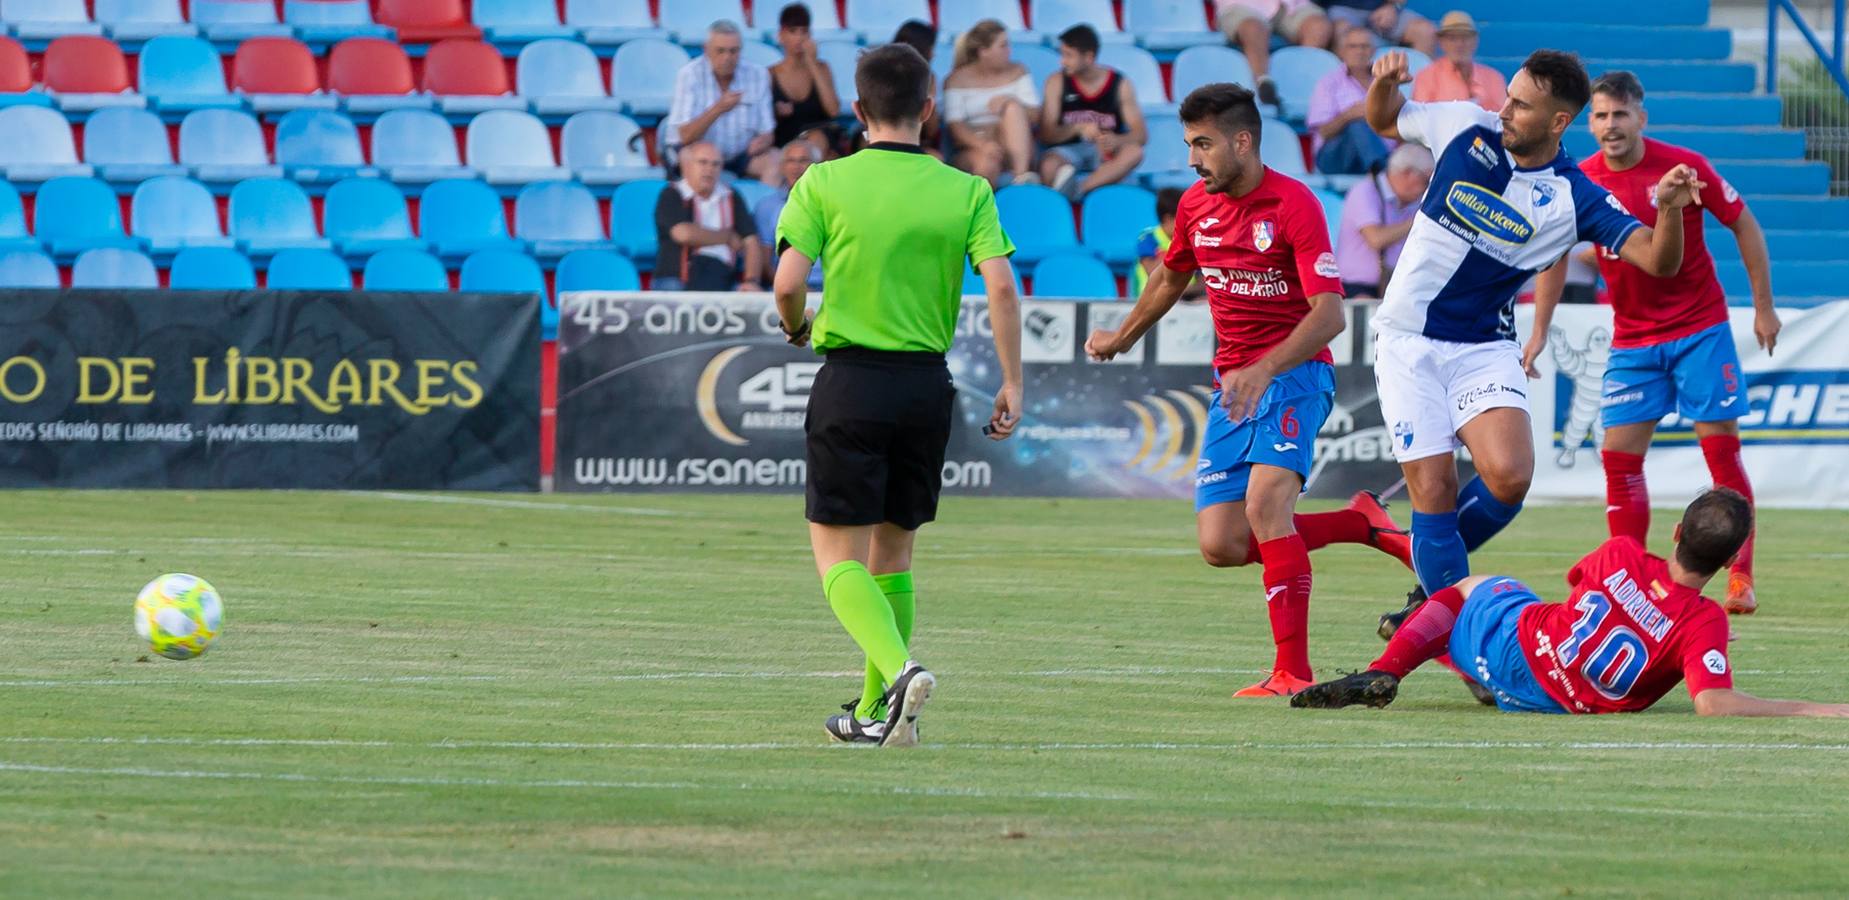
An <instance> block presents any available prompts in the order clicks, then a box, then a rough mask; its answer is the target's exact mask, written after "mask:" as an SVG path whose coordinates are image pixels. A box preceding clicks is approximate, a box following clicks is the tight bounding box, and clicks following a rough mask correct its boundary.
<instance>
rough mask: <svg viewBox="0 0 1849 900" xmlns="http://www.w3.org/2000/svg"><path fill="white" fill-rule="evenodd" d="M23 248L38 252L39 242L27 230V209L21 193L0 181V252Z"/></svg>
mask: <svg viewBox="0 0 1849 900" xmlns="http://www.w3.org/2000/svg"><path fill="white" fill-rule="evenodd" d="M22 248H25V249H31V250H37V249H38V248H39V242H38V239H37V238H35V237H33V236H32V233H31V232H30V231H28V230H27V229H26V208H25V204H23V203H21V202H20V200H19V191H18V190H16V189H14V187H13V185H11V184H10V183H8V182H5V181H0V251H4V250H18V249H22Z"/></svg>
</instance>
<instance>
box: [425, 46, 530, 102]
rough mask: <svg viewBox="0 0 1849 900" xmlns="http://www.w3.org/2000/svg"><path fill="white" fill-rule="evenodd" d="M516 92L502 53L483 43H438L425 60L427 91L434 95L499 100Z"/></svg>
mask: <svg viewBox="0 0 1849 900" xmlns="http://www.w3.org/2000/svg"><path fill="white" fill-rule="evenodd" d="M513 89H514V88H513V85H511V84H509V83H508V79H507V61H506V60H505V59H503V58H502V57H501V52H500V51H499V50H496V49H494V47H492V46H490V45H489V44H485V43H483V42H481V41H469V40H462V39H459V38H451V39H449V40H446V41H438V42H437V43H436V44H435V45H433V46H432V47H431V48H430V52H429V53H428V54H427V55H425V57H424V90H426V91H429V92H430V93H432V94H466V95H493V96H499V95H501V94H508V93H512V92H513Z"/></svg>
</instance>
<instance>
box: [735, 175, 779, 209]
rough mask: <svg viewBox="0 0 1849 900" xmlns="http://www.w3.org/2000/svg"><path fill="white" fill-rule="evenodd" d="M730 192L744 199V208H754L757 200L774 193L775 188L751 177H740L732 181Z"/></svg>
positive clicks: (756, 205)
mask: <svg viewBox="0 0 1849 900" xmlns="http://www.w3.org/2000/svg"><path fill="white" fill-rule="evenodd" d="M732 192H733V193H735V194H737V195H738V199H740V200H743V201H745V208H746V209H749V210H756V209H757V208H758V201H759V200H762V199H764V198H765V197H768V196H770V195H772V194H774V193H776V192H777V189H776V188H774V187H771V186H770V185H768V184H765V183H764V182H762V181H758V180H756V179H753V178H740V179H738V180H736V181H734V182H732Z"/></svg>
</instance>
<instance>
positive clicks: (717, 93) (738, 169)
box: [661, 19, 777, 181]
mask: <svg viewBox="0 0 1849 900" xmlns="http://www.w3.org/2000/svg"><path fill="white" fill-rule="evenodd" d="M743 52H744V39H743V38H742V37H741V36H740V34H739V31H738V26H737V25H736V24H734V23H733V22H731V21H730V20H727V19H720V20H718V21H716V22H714V23H713V24H712V25H711V26H709V27H708V28H707V30H706V52H705V55H704V56H701V57H699V58H697V59H695V60H693V61H692V62H690V63H688V64H686V65H684V66H682V67H681V70H680V72H679V73H678V74H676V75H675V76H674V103H673V105H672V106H671V107H670V108H669V110H668V117H667V119H666V120H664V121H663V122H662V123H661V125H662V127H661V134H662V135H663V141H662V143H663V144H664V145H665V146H667V147H671V148H675V149H678V148H681V147H685V146H688V145H690V144H693V143H696V142H699V141H705V142H707V143H710V144H712V145H713V146H714V147H717V148H719V155H720V157H721V158H722V159H723V160H724V161H725V167H726V170H727V171H730V172H732V173H733V174H735V175H750V176H751V177H753V178H756V179H758V180H759V181H764V180H766V179H765V175H767V174H768V170H769V169H770V168H771V167H772V166H774V165H775V164H776V158H775V156H774V155H773V154H771V153H770V150H771V144H772V134H773V133H774V132H775V130H776V127H777V121H776V118H775V116H774V115H772V110H771V101H770V71H769V70H768V69H765V68H764V67H763V66H760V65H758V64H756V63H749V62H745V61H744V60H742V59H741V58H740V57H741V55H742V53H743Z"/></svg>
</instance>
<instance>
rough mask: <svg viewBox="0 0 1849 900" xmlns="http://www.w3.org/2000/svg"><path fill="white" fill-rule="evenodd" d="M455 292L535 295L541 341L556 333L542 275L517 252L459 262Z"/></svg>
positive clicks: (556, 316)
mask: <svg viewBox="0 0 1849 900" xmlns="http://www.w3.org/2000/svg"><path fill="white" fill-rule="evenodd" d="M579 252H583V251H579ZM457 289H458V290H463V291H479V292H482V293H488V294H502V293H507V294H538V295H539V332H540V338H541V339H542V340H548V341H549V340H552V339H553V338H555V337H557V336H558V333H559V308H558V304H556V303H554V302H553V300H552V298H551V297H550V296H548V295H547V293H546V275H545V273H544V272H541V271H540V270H539V263H536V262H534V261H533V257H531V256H528V255H526V254H525V253H521V252H520V251H518V250H483V251H481V252H480V253H472V254H470V255H469V258H468V259H465V260H463V261H462V277H461V279H460V283H459V285H458V288H457Z"/></svg>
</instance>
